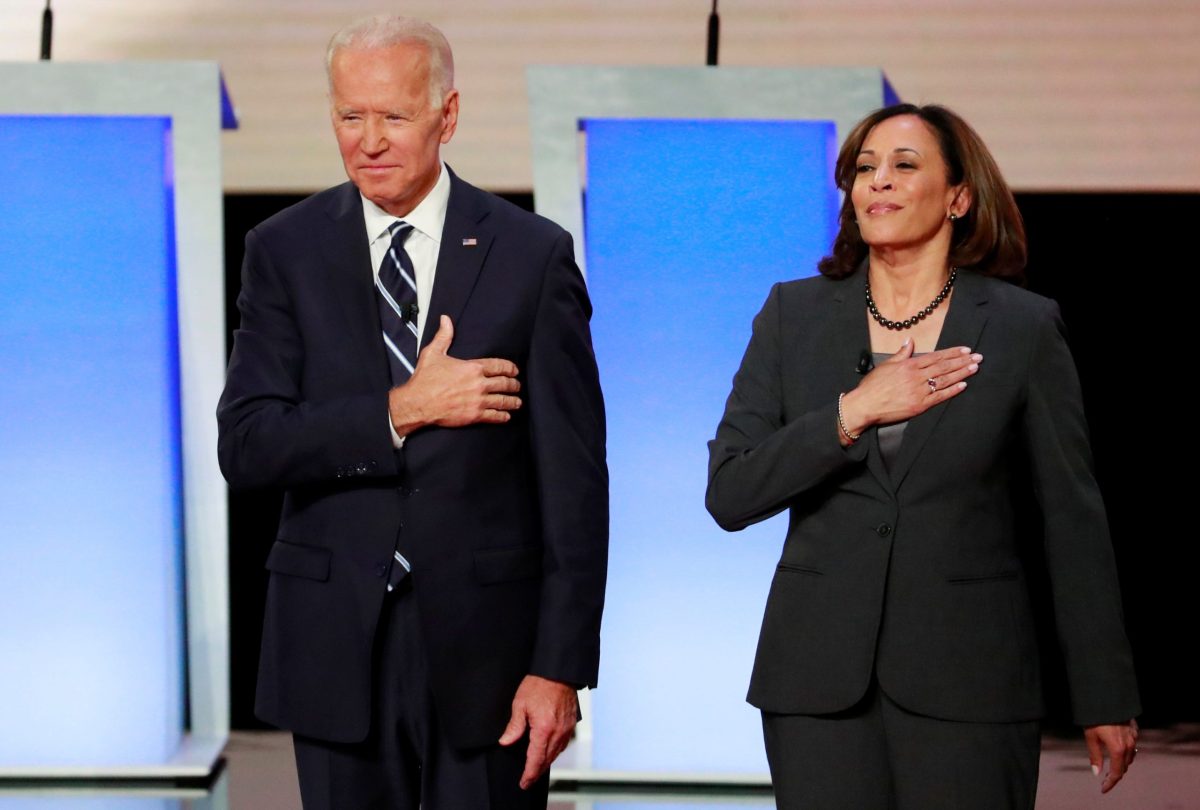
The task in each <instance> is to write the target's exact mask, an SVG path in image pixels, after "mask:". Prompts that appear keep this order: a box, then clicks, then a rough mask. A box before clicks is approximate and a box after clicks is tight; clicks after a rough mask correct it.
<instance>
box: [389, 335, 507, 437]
mask: <svg viewBox="0 0 1200 810" xmlns="http://www.w3.org/2000/svg"><path fill="white" fill-rule="evenodd" d="M453 340H454V324H453V323H451V321H450V317H449V316H448V315H443V316H442V317H441V320H440V322H439V323H438V330H437V334H435V335H434V336H433V340H431V341H430V342H429V345H428V346H426V347H425V348H424V350H422V352H421V354H420V356H419V357H418V358H417V367H416V369H415V370H414V371H413V374H412V377H410V378H409V380H408V382H406V383H404V385H400V386H397V387H396V388H393V389H392V390H391V392H390V393H389V394H388V412H389V415H390V416H391V419H392V426H393V427H394V428H395V429H396V433H397V434H399V435H400V436H407V435H408V434H409V433H412V432H413V431H414V430H417V429H419V428H423V427H427V426H429V425H439V426H441V427H463V426H465V425H474V424H477V423H480V422H483V423H488V424H501V423H504V422H507V421H508V420H509V419H511V418H512V411H515V410H516V409H517V408H519V407H521V400H520V398H519V397H517V396H514V394H516V393H517V392H518V391H520V390H521V384H520V383H519V382H518V381H517V366H516V364H514V363H513V362H511V361H509V360H502V359H500V358H498V357H485V358H481V359H478V360H459V359H458V358H456V357H451V356H450V354H449V352H450V344H451V343H452V342H453Z"/></svg>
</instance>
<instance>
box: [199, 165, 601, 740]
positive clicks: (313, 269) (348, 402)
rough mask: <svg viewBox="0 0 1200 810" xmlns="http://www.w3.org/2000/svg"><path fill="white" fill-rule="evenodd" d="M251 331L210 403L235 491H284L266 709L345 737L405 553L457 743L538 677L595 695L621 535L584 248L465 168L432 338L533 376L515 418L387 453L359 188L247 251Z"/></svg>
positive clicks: (267, 233)
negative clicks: (445, 327)
mask: <svg viewBox="0 0 1200 810" xmlns="http://www.w3.org/2000/svg"><path fill="white" fill-rule="evenodd" d="M238 307H239V310H240V312H241V327H240V329H238V331H237V333H236V335H235V343H234V349H233V355H232V358H231V360H230V364H229V371H228V377H227V381H226V388H225V392H224V394H223V395H222V397H221V402H220V405H219V407H218V422H219V428H220V440H219V455H220V461H221V468H222V470H223V471H224V473H225V476H226V478H227V479H228V480H229V482H230V484H231V485H233V486H235V487H256V486H269V487H281V488H284V489H285V490H286V497H285V501H284V506H283V512H282V516H281V518H280V525H279V533H278V540H277V541H276V543H275V544H274V546H273V547H272V549H271V552H270V555H269V558H268V561H267V568H268V569H269V570H270V582H269V586H268V595H267V605H266V618H265V624H264V629H263V646H262V657H261V661H260V667H259V682H258V696H257V704H256V711H257V713H258V715H259V716H260V717H261V718H262V719H264V720H266V721H268V722H271V723H273V724H275V725H278V726H281V727H283V728H287V729H291V730H293V731H296V732H298V733H301V734H304V735H308V736H313V737H318V738H322V739H327V740H333V741H343V742H353V741H358V740H362V739H363V738H364V737H365V736H366V734H367V732H368V730H369V728H370V719H371V681H372V671H371V652H372V643H373V639H374V636H375V628H376V624H377V622H378V619H379V616H380V611H381V607H382V604H383V599H384V593H385V577H384V575H385V573H386V571H387V566H388V562H389V560H390V558H391V556H392V552H393V549H394V548H395V547H397V543H398V542H399V548H400V549H401V550H402V551H403V552H404V553H405V555H406V556H407V557H408V559H409V560H410V561H411V562H412V565H413V572H412V577H413V587H414V592H415V596H416V599H417V602H418V606H419V613H420V617H421V622H422V626H423V629H424V638H425V642H426V646H427V649H428V656H429V665H430V669H431V672H430V680H431V683H432V687H433V690H434V698H435V700H436V702H437V706H438V710H439V715H440V717H441V719H442V722H443V724H444V728H445V732H446V733H447V734H448V736H449V738H450V740H451V741H452V743H454V744H456V745H459V746H473V745H485V744H489V743H493V742H494V741H495V740H496V739H497V738H498V737H499V736H500V733H501V731H502V729H503V727H504V725H505V723H506V722H507V720H508V715H509V708H510V705H511V701H512V698H513V694H514V692H515V691H516V688H517V685H518V684H519V682H520V680H521V679H522V678H523V677H524V676H525V675H526V674H530V673H532V674H535V675H540V676H543V677H547V678H553V679H556V680H560V681H566V682H569V683H573V684H578V685H581V686H582V685H589V686H591V685H594V684H595V682H596V672H597V666H598V658H599V632H600V615H601V609H602V606H603V600H604V585H605V573H606V565H607V538H608V480H607V467H606V463H605V425H604V408H603V402H602V399H601V393H600V386H599V380H598V376H597V371H596V364H595V359H594V356H593V352H592V346H591V338H590V333H589V329H588V320H589V317H590V314H591V306H590V303H589V301H588V297H587V292H586V289H585V286H584V282H583V279H582V277H581V275H580V272H579V269H578V268H577V267H576V265H575V261H574V254H573V248H572V242H571V238H570V236H569V235H568V234H567V233H566V232H565V231H563V230H562V229H561V228H559V227H558V226H557V225H555V224H553V223H551V222H550V221H548V220H546V219H543V218H541V217H537V216H535V215H533V214H529V213H527V212H525V211H522V210H520V209H518V208H516V207H515V206H513V205H511V204H509V203H507V202H505V201H503V200H500V199H499V198H497V197H495V196H493V195H490V194H487V193H485V192H482V191H480V190H479V189H476V188H474V187H472V186H470V185H468V184H467V183H464V182H463V181H461V180H459V179H458V178H457V177H455V176H453V175H451V191H450V200H449V207H448V211H447V214H446V222H445V228H444V231H443V234H442V245H441V251H440V255H439V258H438V266H437V277H436V281H435V283H434V289H433V291H432V300H431V303H430V311H429V312H428V314H427V317H426V328H425V334H424V342H425V343H428V341H429V340H430V339H431V338H432V335H433V333H434V332H436V330H437V325H438V320H439V316H440V315H442V314H447V315H449V316H450V317H451V318H452V319H453V321H454V325H455V337H454V342H453V345H452V346H451V349H450V354H451V355H452V356H455V357H459V358H464V359H469V358H476V357H501V358H507V359H509V360H512V361H513V362H514V363H516V365H517V366H518V368H519V369H520V381H521V385H522V390H521V397H522V400H523V406H522V407H521V408H520V409H519V410H518V411H516V412H515V413H514V416H513V419H512V420H511V421H510V422H508V423H507V424H503V425H482V424H479V425H472V426H469V427H463V428H453V429H450V428H436V427H435V428H426V429H422V430H419V431H416V432H414V433H412V434H410V435H409V436H408V437H407V439H406V441H405V444H404V446H403V448H402V449H401V450H395V449H394V448H393V446H392V440H391V434H390V432H389V430H388V426H387V423H386V420H387V418H388V403H387V396H388V389H389V387H390V379H389V372H388V365H387V359H386V356H385V354H384V351H385V350H384V347H383V343H382V340H381V337H380V326H379V316H378V309H377V304H376V299H375V292H374V287H373V276H372V268H371V266H370V254H369V249H368V245H367V240H366V237H365V228H364V225H363V216H362V206H361V202H360V198H359V194H358V191H357V189H356V188H355V187H354V186H353V185H351V184H349V183H346V184H344V185H341V186H338V187H336V188H333V189H329V190H327V191H324V192H321V193H319V194H316V195H314V196H312V197H310V198H308V199H306V200H304V201H303V202H300V203H298V204H297V205H295V206H293V207H291V208H289V209H287V210H285V211H283V212H281V213H280V214H278V215H276V216H274V217H272V218H270V219H268V220H267V221H266V222H264V223H262V224H261V225H259V226H258V227H256V228H255V229H254V230H253V231H251V232H250V234H249V235H248V236H247V237H246V258H245V263H244V266H243V277H242V291H241V295H240V296H239V298H238Z"/></svg>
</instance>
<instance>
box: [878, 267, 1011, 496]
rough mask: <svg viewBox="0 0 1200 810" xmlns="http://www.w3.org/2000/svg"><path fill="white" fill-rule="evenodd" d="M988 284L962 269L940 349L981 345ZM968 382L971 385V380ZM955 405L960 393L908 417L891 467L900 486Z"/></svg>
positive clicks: (893, 478) (951, 301)
mask: <svg viewBox="0 0 1200 810" xmlns="http://www.w3.org/2000/svg"><path fill="white" fill-rule="evenodd" d="M985 286H986V285H985V284H984V283H983V279H982V278H980V277H979V276H978V275H976V274H975V273H973V272H970V271H959V274H958V280H957V281H956V282H955V284H954V296H953V297H952V298H951V299H950V310H949V312H947V313H946V321H945V323H944V324H943V325H942V334H941V335H940V336H939V337H938V343H937V348H938V349H939V350H940V349H949V348H951V347H953V346H968V347H970V348H971V349H972V350H974V349H975V347H976V346H977V345H978V343H979V335H980V334H981V333H982V332H983V327H984V324H986V323H987V318H988V315H987V307H986V304H987V292H986V290H985ZM967 384H968V385H970V382H969V381H968V383H967ZM956 406H959V401H958V397H953V398H951V399H950V400H948V401H946V402H943V403H942V404H941V405H937V406H935V407H933V408H930V409H929V410H927V411H925V413H923V414H920V415H919V416H917V417H915V418H913V419H910V420H909V422H908V425H907V426H906V427H905V428H904V438H903V440H902V441H901V442H900V452H899V454H898V455H897V457H896V460H895V463H894V464H893V465H892V470H891V473H892V476H891V477H892V481H893V483H894V484H895V487H896V489H897V490H899V489H900V485H901V484H902V483H903V481H904V477H905V476H906V475H908V472H909V470H911V469H912V466H913V462H915V461H916V459H917V456H918V455H920V453H921V449H922V448H923V447H924V446H925V442H926V441H927V440H928V439H929V436H930V434H932V433H933V430H934V428H935V427H937V424H938V422H940V421H941V419H942V417H943V416H944V415H945V413H946V411H947V410H948V409H950V408H954V407H956Z"/></svg>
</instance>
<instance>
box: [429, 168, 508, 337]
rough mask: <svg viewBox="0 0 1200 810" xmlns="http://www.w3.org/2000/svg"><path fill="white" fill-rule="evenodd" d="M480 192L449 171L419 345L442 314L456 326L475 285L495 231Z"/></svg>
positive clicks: (434, 326)
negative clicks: (434, 271) (447, 195)
mask: <svg viewBox="0 0 1200 810" xmlns="http://www.w3.org/2000/svg"><path fill="white" fill-rule="evenodd" d="M447 170H448V169H447ZM482 194H483V192H480V191H478V190H477V189H475V188H474V187H472V186H470V185H468V184H467V183H464V182H463V181H461V180H459V179H458V177H457V175H455V174H454V172H450V201H449V203H448V204H447V206H446V223H445V225H444V226H443V227H442V245H441V248H440V249H439V250H438V262H437V274H436V276H435V277H434V281H433V293H432V295H431V296H430V299H429V314H428V315H427V316H426V318H425V328H424V332H423V333H422V334H421V348H422V349H424V348H425V347H426V346H427V345H428V344H429V341H431V340H433V336H434V334H436V333H437V330H438V320H439V319H440V318H441V316H442V315H449V316H450V320H451V321H453V322H454V324H455V326H457V325H458V319H459V316H460V315H462V311H463V308H464V307H465V306H466V304H467V299H468V298H470V297H471V291H472V290H474V289H475V281H476V279H477V278H479V271H480V269H482V267H483V260H484V259H485V258H486V257H487V254H488V251H489V250H490V249H491V247H492V240H493V239H494V238H495V234H494V233H493V232H492V231H491V230H490V229H489V228H487V226H486V224H485V223H484V220H485V219H486V218H487V215H488V208H487V206H486V205H485V204H484V200H483V198H482Z"/></svg>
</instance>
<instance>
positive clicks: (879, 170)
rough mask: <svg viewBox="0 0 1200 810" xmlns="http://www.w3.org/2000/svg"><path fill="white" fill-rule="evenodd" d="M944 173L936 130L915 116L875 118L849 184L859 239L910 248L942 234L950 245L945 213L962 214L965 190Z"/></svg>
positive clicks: (966, 200) (967, 201)
mask: <svg viewBox="0 0 1200 810" xmlns="http://www.w3.org/2000/svg"><path fill="white" fill-rule="evenodd" d="M946 174H947V171H946V161H945V160H944V159H943V157H942V150H941V148H940V147H939V145H938V140H937V136H936V135H934V133H933V130H931V129H930V128H929V125H928V124H926V123H925V122H924V121H922V120H921V119H920V118H918V117H917V116H915V115H896V116H892V117H891V118H888V119H885V120H883V121H881V122H879V123H878V124H876V125H875V128H874V129H872V130H871V131H870V132H869V133H868V134H867V139H866V140H865V141H864V142H863V145H862V149H861V150H860V151H859V153H858V160H857V163H856V170H855V175H854V186H853V187H852V188H851V190H850V198H851V201H852V202H853V204H854V212H855V216H856V217H857V219H858V228H859V231H860V232H861V233H862V238H863V241H864V242H866V243H867V244H868V245H870V246H871V247H872V248H910V247H921V246H924V245H926V244H928V243H930V242H933V241H934V240H936V239H939V238H941V239H944V240H945V242H946V249H947V251H949V245H950V232H951V223H950V220H949V218H948V217H949V214H950V213H952V212H953V213H954V214H956V215H958V216H962V215H963V214H965V213H966V212H967V208H968V207H969V205H970V195H969V193H968V192H967V191H966V189H965V188H964V187H963V186H961V185H959V186H951V185H950V184H949V182H947V180H946Z"/></svg>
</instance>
